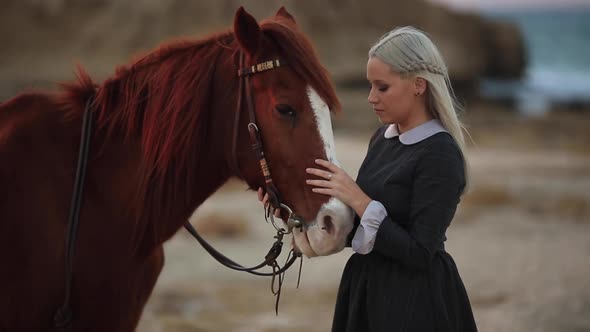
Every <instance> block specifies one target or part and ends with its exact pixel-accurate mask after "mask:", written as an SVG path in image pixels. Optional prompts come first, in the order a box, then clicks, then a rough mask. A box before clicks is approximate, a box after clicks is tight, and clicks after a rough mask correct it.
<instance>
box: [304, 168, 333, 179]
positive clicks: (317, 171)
mask: <svg viewBox="0 0 590 332" xmlns="http://www.w3.org/2000/svg"><path fill="white" fill-rule="evenodd" d="M305 171H306V172H307V173H309V174H313V175H317V176H319V177H322V178H324V179H326V180H331V179H332V177H333V176H334V173H332V172H330V171H326V170H323V169H317V168H308V169H306V170H305Z"/></svg>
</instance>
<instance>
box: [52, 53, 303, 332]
mask: <svg viewBox="0 0 590 332" xmlns="http://www.w3.org/2000/svg"><path fill="white" fill-rule="evenodd" d="M239 61H240V69H238V77H239V80H240V81H239V90H238V102H237V107H236V113H235V121H234V129H233V141H232V160H231V161H230V165H231V166H230V167H231V168H232V169H233V172H234V174H236V175H237V176H239V177H240V178H242V176H241V173H240V171H239V167H238V165H237V153H236V150H237V137H238V131H239V128H238V127H239V120H240V113H241V112H240V111H241V108H242V104H243V102H242V99H243V95H245V96H246V98H245V99H246V107H247V109H248V114H249V117H250V122H249V123H248V133H249V134H250V142H251V144H252V149H253V150H254V153H255V154H256V157H257V158H258V160H259V163H260V168H261V170H262V174H263V175H264V182H265V189H266V192H267V193H268V195H269V205H268V206H267V207H266V211H265V219H266V220H267V221H268V219H270V221H271V223H272V225H273V227H274V228H275V229H276V231H277V234H276V235H275V236H274V238H275V239H276V240H275V242H274V243H273V245H272V247H271V248H270V250H269V251H268V253H267V254H266V256H265V257H264V260H263V261H262V262H261V263H260V264H258V265H255V266H252V267H244V266H242V265H240V264H238V263H236V262H234V261H233V260H231V259H229V258H228V257H226V256H225V255H223V254H221V253H220V252H219V251H217V250H216V249H215V248H213V246H211V245H210V244H209V243H208V242H207V241H206V240H205V239H204V238H203V237H201V235H200V234H199V233H198V232H197V231H196V230H195V228H194V227H193V226H192V225H191V224H190V223H189V222H186V223H185V224H184V227H185V228H186V229H187V231H188V232H189V233H190V234H191V235H192V236H193V237H194V238H195V239H196V240H197V241H199V243H200V244H201V245H202V246H203V248H205V250H206V251H207V252H208V253H209V254H210V255H211V256H212V257H213V258H215V260H217V261H218V262H219V263H221V264H222V265H224V266H226V267H228V268H230V269H233V270H237V271H244V272H248V273H251V274H254V275H258V276H270V277H272V281H271V291H272V293H273V294H274V295H275V296H276V302H275V312H276V313H277V314H278V304H279V299H280V295H281V286H282V284H283V280H284V273H285V271H287V269H289V267H291V266H292V265H293V263H294V262H295V261H296V260H297V259H298V258H301V261H300V270H299V278H300V277H301V264H302V263H303V259H302V254H301V253H300V252H296V251H295V250H293V249H292V250H291V251H290V252H289V255H288V257H287V261H286V262H285V264H284V265H283V266H282V267H281V266H280V265H279V264H278V262H277V258H278V257H279V255H280V254H281V250H282V247H283V237H284V235H285V234H291V233H292V232H293V231H294V230H295V229H296V228H299V229H303V227H304V224H303V219H302V218H301V217H299V216H297V215H296V214H295V213H293V211H292V209H291V208H290V207H289V206H287V205H286V204H284V203H282V202H281V198H280V194H279V191H278V189H277V188H276V186H275V185H274V182H273V180H272V177H271V174H270V168H269V167H268V163H267V161H266V157H265V155H264V148H263V145H262V140H261V136H260V131H259V130H258V126H257V125H256V113H255V110H254V103H253V101H252V94H251V92H250V76H252V75H254V74H256V73H260V72H263V71H267V70H271V69H275V68H278V67H281V66H285V65H286V63H285V62H284V61H282V60H280V59H276V60H272V61H266V62H262V63H258V64H256V65H253V66H250V67H246V66H245V59H244V54H243V53H240V60H239ZM93 102H94V95H92V96H91V97H89V98H88V100H87V102H86V107H85V109H84V114H83V118H82V134H81V138H80V148H79V154H78V163H77V169H76V177H75V181H74V190H73V195H72V203H71V207H70V214H69V219H68V228H67V235H66V248H65V251H66V257H65V262H66V264H65V276H66V277H65V295H64V302H63V304H62V305H61V306H60V307H59V308H58V310H57V312H56V313H55V315H54V317H53V324H54V326H53V328H54V330H68V329H69V328H70V327H71V323H72V310H71V306H70V298H71V289H72V277H73V272H72V259H73V256H74V243H75V240H76V234H77V229H78V225H79V219H80V218H79V216H80V209H81V206H82V193H83V191H84V178H85V173H86V164H87V161H88V154H89V150H90V148H89V147H90V139H91V136H92V115H93V112H92V108H93V107H92V106H93ZM276 209H279V210H284V211H286V212H287V214H288V217H287V222H286V226H287V229H284V228H283V227H280V226H278V225H277V223H276V221H275V220H274V216H273V214H274V210H276ZM266 266H269V267H271V268H272V272H261V271H259V270H261V269H263V268H265V267H266ZM277 280H278V287H275V281H277ZM297 286H299V279H298V281H297Z"/></svg>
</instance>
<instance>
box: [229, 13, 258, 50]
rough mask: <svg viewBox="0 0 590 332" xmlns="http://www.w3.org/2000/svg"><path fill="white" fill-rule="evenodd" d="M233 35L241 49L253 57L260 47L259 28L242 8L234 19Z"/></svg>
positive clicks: (254, 20)
mask: <svg viewBox="0 0 590 332" xmlns="http://www.w3.org/2000/svg"><path fill="white" fill-rule="evenodd" d="M234 33H235V34H236V39H237V40H238V43H240V46H241V47H242V49H243V50H244V51H246V53H248V54H249V55H250V56H254V54H256V51H258V46H259V45H260V39H261V32H260V26H258V22H256V19H255V18H254V17H253V16H252V15H250V14H249V13H248V12H246V10H245V9H244V7H240V8H239V9H238V11H237V12H236V16H235V17H234Z"/></svg>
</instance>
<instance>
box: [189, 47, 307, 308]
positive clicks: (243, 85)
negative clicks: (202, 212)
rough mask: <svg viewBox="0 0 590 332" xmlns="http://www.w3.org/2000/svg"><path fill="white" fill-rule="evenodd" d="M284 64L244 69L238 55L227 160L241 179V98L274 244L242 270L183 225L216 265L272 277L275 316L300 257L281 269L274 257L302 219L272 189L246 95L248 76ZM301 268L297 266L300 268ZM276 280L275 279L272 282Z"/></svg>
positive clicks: (249, 96)
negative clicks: (282, 220)
mask: <svg viewBox="0 0 590 332" xmlns="http://www.w3.org/2000/svg"><path fill="white" fill-rule="evenodd" d="M285 65H286V63H285V61H282V60H280V59H275V60H271V61H265V62H261V63H258V64H256V65H253V66H249V67H247V66H245V59H244V53H240V69H239V70H238V78H239V80H240V82H239V87H238V102H237V106H236V112H235V118H234V128H233V136H232V158H231V160H230V167H231V168H232V171H233V173H234V174H235V175H237V176H239V177H240V178H242V179H243V177H242V175H241V172H240V169H239V167H238V162H237V152H236V151H237V140H238V132H239V123H240V114H241V109H242V104H243V99H244V98H243V96H244V95H245V96H246V98H245V99H246V108H247V109H248V115H249V120H250V122H249V123H248V133H249V135H250V143H251V145H252V150H253V151H254V153H255V155H256V158H257V159H258V161H259V163H260V169H261V171H262V175H263V176H264V183H265V189H266V192H267V193H268V196H269V204H268V206H267V207H266V211H265V218H266V220H267V221H268V220H269V219H270V222H271V224H272V225H273V227H274V228H275V229H276V231H277V234H276V235H275V237H274V238H275V239H276V241H275V242H274V243H273V245H272V247H271V248H270V250H269V251H268V253H267V254H266V256H265V257H264V261H262V262H261V263H260V264H258V265H255V266H252V267H244V266H242V265H240V264H238V263H236V262H234V261H232V260H231V259H229V258H228V257H226V256H225V255H223V254H222V253H220V252H219V251H217V250H216V249H215V248H213V247H212V246H211V245H210V244H209V243H207V241H206V240H205V239H204V238H203V237H201V236H200V235H199V233H198V232H197V231H196V230H195V229H194V227H193V226H192V225H191V224H190V223H189V222H186V223H185V224H184V227H185V228H186V229H187V231H188V232H189V233H190V234H191V235H192V236H193V237H194V238H195V239H196V240H197V241H199V243H200V244H201V245H202V246H203V248H205V250H207V252H208V253H209V254H210V255H211V256H212V257H213V258H215V260H217V261H218V262H219V263H221V264H222V265H224V266H226V267H228V268H230V269H232V270H236V271H244V272H248V273H251V274H254V275H258V276H270V277H272V284H271V290H272V292H273V294H274V295H275V296H276V303H275V311H276V312H277V313H278V303H279V299H280V294H281V285H282V283H283V276H284V273H285V271H287V269H289V267H291V265H293V263H294V262H295V261H296V260H297V259H298V258H301V257H302V255H301V253H300V252H296V251H295V250H291V251H290V252H289V255H288V258H287V262H286V263H285V264H284V265H283V267H281V266H280V265H279V264H278V262H277V258H278V257H279V255H280V254H281V249H282V247H283V237H284V235H285V234H291V233H292V232H293V231H294V230H295V229H296V228H299V229H303V227H304V224H303V219H302V218H301V217H299V216H297V215H296V214H295V213H293V210H292V209H291V208H290V207H289V206H287V205H286V204H285V203H283V202H281V196H280V194H279V191H278V189H277V188H276V186H275V184H274V182H273V180H272V176H271V174H270V168H269V166H268V163H267V161H266V157H265V155H264V147H263V145H262V139H261V135H260V131H259V130H258V126H257V124H256V111H255V109H254V103H253V101H252V93H251V92H250V76H252V75H254V74H257V73H260V72H264V71H267V70H272V69H276V68H279V67H281V66H285ZM276 209H279V210H284V211H286V212H287V215H288V217H287V222H286V226H287V229H284V228H283V227H280V226H278V225H277V223H276V221H275V219H274V211H275V210H276ZM301 263H303V259H302V260H301V261H300V264H301ZM266 266H270V267H271V268H272V272H260V271H258V270H260V269H263V268H265V267H266ZM300 266H301V265H300ZM300 276H301V267H300V270H299V277H300ZM275 277H278V279H275ZM275 280H278V287H277V288H276V289H275ZM297 285H299V279H298V281H297Z"/></svg>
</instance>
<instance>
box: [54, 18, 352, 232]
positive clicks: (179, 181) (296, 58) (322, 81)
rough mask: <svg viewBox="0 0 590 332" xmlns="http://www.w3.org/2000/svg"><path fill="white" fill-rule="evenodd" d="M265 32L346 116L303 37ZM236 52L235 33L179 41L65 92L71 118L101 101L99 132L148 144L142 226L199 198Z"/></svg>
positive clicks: (290, 29) (269, 24)
mask: <svg viewBox="0 0 590 332" xmlns="http://www.w3.org/2000/svg"><path fill="white" fill-rule="evenodd" d="M260 27H261V30H262V31H263V32H264V34H265V36H266V37H268V38H270V39H271V40H273V44H274V45H275V46H276V47H278V48H279V51H280V53H281V57H282V58H284V59H285V60H286V61H287V62H288V63H289V66H290V67H291V68H292V69H293V70H294V71H295V72H296V73H297V74H299V75H301V77H302V78H303V79H304V80H305V81H306V82H308V84H310V85H311V86H312V87H313V88H314V89H315V90H316V91H317V92H318V94H319V95H320V96H321V97H322V98H323V99H324V101H325V102H326V103H327V104H328V106H329V107H330V109H331V110H333V111H338V110H339V109H340V104H339V102H338V99H337V97H336V93H335V91H334V90H333V88H332V84H331V83H330V80H329V78H328V74H327V72H326V70H325V69H324V68H323V67H322V66H321V64H320V63H319V61H318V60H317V57H316V55H315V52H314V51H313V48H312V46H311V43H310V42H309V40H308V39H307V38H306V37H305V36H304V35H303V33H301V32H300V31H299V30H298V29H297V28H295V27H294V26H292V25H290V24H287V22H283V21H281V20H277V19H268V20H265V21H263V22H261V25H260ZM228 49H229V50H231V51H232V52H231V56H232V57H233V58H235V59H237V56H236V55H237V52H238V50H239V46H238V43H237V41H236V40H235V38H234V35H233V33H231V32H224V33H220V34H215V35H211V36H208V37H206V38H204V39H201V40H198V41H192V42H188V41H175V42H172V43H170V44H167V45H163V46H160V47H159V48H157V49H156V50H155V51H152V52H151V53H148V54H147V55H145V56H143V57H141V58H139V59H138V60H136V61H134V62H133V63H132V64H131V65H129V66H122V67H118V68H117V70H116V73H115V75H114V76H113V77H112V78H109V79H107V80H106V81H105V82H104V83H103V84H102V85H100V86H96V85H95V84H94V83H93V82H92V80H91V79H90V77H89V76H88V74H87V73H86V72H85V71H84V70H83V69H81V68H79V71H78V81H77V82H75V83H69V84H63V91H62V93H61V94H60V96H59V100H60V102H61V103H62V104H63V105H64V107H66V108H67V109H69V112H66V115H70V116H73V115H77V114H79V113H80V112H82V110H83V109H84V105H85V102H86V100H87V99H88V98H89V97H91V96H92V95H94V102H93V107H94V112H95V113H94V114H95V119H96V124H97V128H98V130H102V131H104V133H105V134H106V139H107V140H108V139H109V138H111V137H113V136H121V135H123V137H125V138H130V137H133V136H135V137H139V138H140V139H141V151H142V158H143V159H142V162H141V167H140V169H139V170H138V175H139V176H140V179H141V182H140V187H139V188H138V189H137V204H133V205H135V206H132V209H133V211H134V214H135V216H136V217H137V218H148V219H150V220H154V221H157V220H158V219H161V218H166V217H169V216H170V213H171V211H168V210H167V207H169V206H171V204H169V203H171V202H173V201H175V200H177V199H179V198H183V199H187V200H189V201H191V198H192V197H194V195H193V192H194V191H195V188H193V187H194V183H195V182H194V175H195V174H197V173H198V169H199V162H200V159H199V158H198V157H199V155H200V154H199V151H202V149H203V147H204V145H205V144H208V142H206V141H205V137H206V132H207V128H206V124H207V116H208V112H207V111H208V109H209V108H208V107H207V106H208V105H209V102H210V96H211V89H212V83H213V76H214V72H215V69H216V63H217V62H218V61H220V59H219V58H220V54H221V53H222V52H223V51H224V50H228ZM234 63H236V64H237V60H236V61H234ZM234 69H237V68H234ZM232 70H233V69H232ZM236 80H237V78H236ZM146 207H147V210H143V209H144V208H146Z"/></svg>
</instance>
